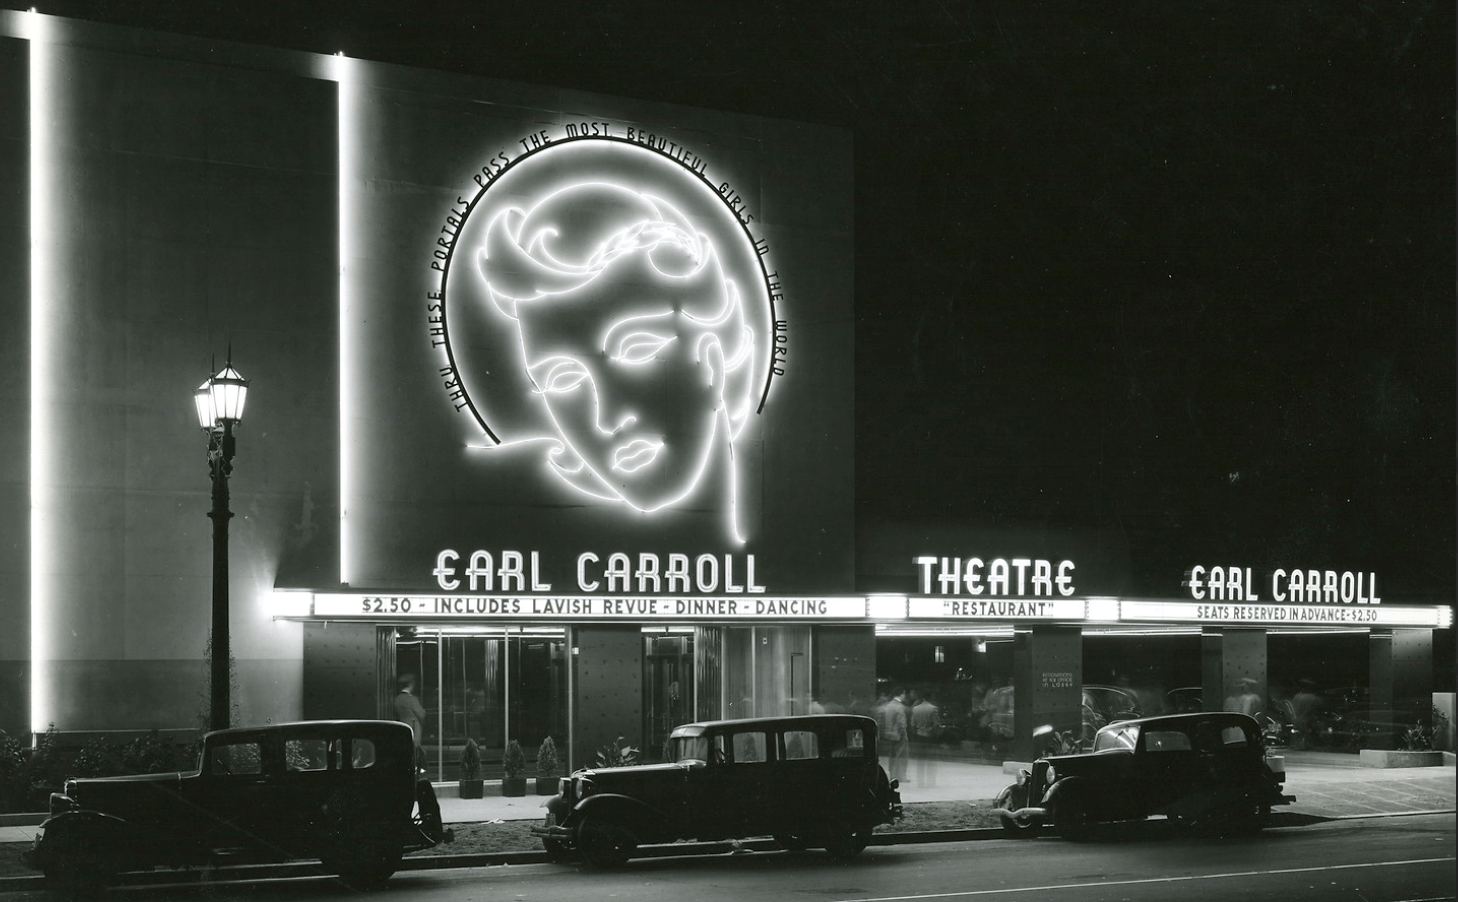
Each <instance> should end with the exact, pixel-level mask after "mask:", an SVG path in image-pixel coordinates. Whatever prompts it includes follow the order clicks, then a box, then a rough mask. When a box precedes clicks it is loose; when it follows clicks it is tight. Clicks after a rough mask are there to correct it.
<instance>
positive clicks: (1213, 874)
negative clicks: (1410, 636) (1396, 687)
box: [7, 814, 1455, 902]
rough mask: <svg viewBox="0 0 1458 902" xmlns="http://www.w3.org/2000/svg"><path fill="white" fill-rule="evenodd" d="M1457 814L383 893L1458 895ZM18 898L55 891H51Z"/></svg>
mask: <svg viewBox="0 0 1458 902" xmlns="http://www.w3.org/2000/svg"><path fill="white" fill-rule="evenodd" d="M1454 841H1455V836H1454V815H1452V814H1439V815H1422V816H1411V817H1385V818H1370V819H1354V820H1343V821H1332V822H1328V823H1316V824H1312V825H1310V826H1306V827H1299V828H1287V829H1280V830H1269V831H1266V832H1264V833H1262V834H1259V835H1257V836H1254V837H1241V838H1230V839H1210V838H1193V837H1189V836H1183V835H1176V834H1173V833H1171V832H1170V831H1169V830H1167V829H1166V828H1165V825H1164V824H1163V823H1161V822H1157V821H1152V822H1148V823H1145V824H1141V825H1127V826H1126V827H1124V828H1119V829H1115V830H1112V831H1110V832H1109V833H1108V834H1106V835H1104V836H1103V837H1102V838H1100V839H1099V840H1096V841H1094V842H1090V843H1085V844H1073V843H1068V842H1064V841H1062V840H1058V839H1052V838H1047V839H1037V840H1026V841H1018V840H992V841H978V842H954V843H920V844H913V845H899V846H872V847H871V848H869V849H867V850H866V851H865V852H864V853H863V854H862V855H861V856H860V857H859V858H858V859H856V860H855V861H854V862H852V863H850V864H836V863H834V862H831V861H829V860H828V859H826V857H825V856H824V854H823V853H819V852H805V853H787V852H768V853H767V852H752V853H748V854H741V855H714V856H700V857H682V858H657V859H641V860H634V861H632V862H630V863H629V864H627V865H626V866H624V867H623V868H621V869H618V870H612V871H598V870H593V869H591V868H588V867H586V866H584V865H550V864H532V865H517V866H497V867H489V868H462V869H455V870H443V871H404V872H402V873H399V874H397V875H396V876H395V877H394V878H393V879H392V880H391V881H390V883H389V884H388V885H387V886H386V887H385V888H384V889H382V890H378V891H376V892H374V893H371V894H370V897H371V898H375V899H381V900H410V902H417V900H418V902H431V900H441V902H446V900H449V902H468V900H498V899H510V900H541V902H573V900H583V902H588V900H591V902H598V900H604V899H623V900H632V902H680V900H683V899H686V898H691V899H694V900H696V902H700V900H701V902H710V900H720V899H723V900H731V899H732V900H745V899H766V900H779V899H817V900H824V902H841V900H845V902H852V900H854V902H892V900H906V902H911V900H920V899H926V900H932V899H969V900H1000V899H1030V898H1038V899H1052V900H1062V899H1067V900H1078V902H1102V900H1151V902H1153V900H1160V902H1163V900H1167V899H1169V898H1171V897H1172V896H1178V897H1179V898H1182V899H1224V898H1240V899H1273V900H1274V899H1279V900H1282V902H1300V900H1321V902H1327V900H1333V899H1359V900H1365V902H1417V900H1437V899H1454V898H1455V877H1454V848H1455V847H1454ZM354 895H355V894H354V893H353V892H351V891H350V890H348V889H347V888H345V887H343V886H341V885H340V884H338V883H337V882H335V881H333V880H330V879H327V878H322V877H321V878H309V879H291V880H275V881H260V882H256V883H252V884H213V885H204V886H197V885H193V886H180V887H178V886H174V887H159V886H150V887H140V886H139V887H129V888H126V889H114V890H111V891H109V892H108V893H106V894H105V898H108V899H148V900H151V899H169V900H179V902H181V900H191V899H206V900H250V902H294V900H316V899H341V898H351V897H353V896H354ZM7 898H8V899H15V900H17V902H19V900H26V899H44V898H48V896H47V894H46V893H45V892H39V891H38V892H25V893H15V894H10V895H8V896H7Z"/></svg>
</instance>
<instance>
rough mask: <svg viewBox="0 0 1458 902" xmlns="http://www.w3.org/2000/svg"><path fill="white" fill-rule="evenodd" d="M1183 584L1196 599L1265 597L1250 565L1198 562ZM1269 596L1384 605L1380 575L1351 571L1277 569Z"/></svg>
mask: <svg viewBox="0 0 1458 902" xmlns="http://www.w3.org/2000/svg"><path fill="white" fill-rule="evenodd" d="M1182 585H1183V586H1184V587H1185V588H1187V589H1189V592H1190V597H1191V598H1193V599H1195V600H1196V601H1207V600H1208V601H1242V602H1254V601H1260V600H1261V594H1260V591H1259V590H1257V588H1256V583H1255V579H1254V577H1253V574H1252V572H1251V568H1249V567H1219V566H1216V567H1208V568H1207V567H1205V566H1203V565H1196V566H1194V567H1191V568H1190V569H1189V570H1188V571H1186V573H1185V579H1184V582H1183V583H1182ZM1264 588H1265V591H1266V594H1267V597H1268V598H1269V599H1270V600H1271V601H1274V602H1277V603H1291V602H1295V603H1298V604H1301V603H1304V604H1381V603H1382V599H1381V598H1380V597H1379V596H1378V595H1377V574H1375V573H1360V572H1354V571H1351V570H1344V571H1341V572H1338V571H1336V570H1287V569H1284V568H1280V569H1276V570H1273V571H1271V573H1270V574H1269V575H1268V576H1267V577H1266V579H1265V581H1264Z"/></svg>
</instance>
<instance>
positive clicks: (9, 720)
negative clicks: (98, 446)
mask: <svg viewBox="0 0 1458 902" xmlns="http://www.w3.org/2000/svg"><path fill="white" fill-rule="evenodd" d="M29 61H30V53H29V45H28V44H27V43H26V42H25V41H19V40H13V39H9V38H0V122H5V123H7V126H6V128H5V129H4V130H3V133H0V198H3V202H0V411H4V418H3V421H0V422H3V424H4V425H3V428H0V622H3V623H4V624H5V628H4V629H3V630H0V698H3V699H6V703H5V704H0V730H3V731H5V732H6V733H9V734H10V735H12V736H14V735H17V734H20V735H23V734H25V733H26V732H28V731H29V729H30V719H29V718H30V706H29V704H28V702H29V699H30V446H29V443H30V428H29V426H30V424H29V417H28V416H27V415H26V412H27V411H28V410H29V409H30V304H29V303H28V298H29V296H30V253H29V251H30V241H29V235H30V224H29V215H30V209H29V208H30V205H29V204H28V203H27V202H26V193H27V188H28V186H29V183H30V174H29V165H30V164H29V161H30V153H29V150H28V148H27V140H26V139H27V136H28V128H27V127H26V125H25V124H26V123H27V122H28V119H29V101H28V96H27V95H28V85H29V81H30V77H29V72H28V67H29Z"/></svg>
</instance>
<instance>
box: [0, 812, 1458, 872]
mask: <svg viewBox="0 0 1458 902" xmlns="http://www.w3.org/2000/svg"><path fill="white" fill-rule="evenodd" d="M1455 813H1458V811H1455V809H1452V808H1448V809H1437V810H1431V811H1397V812H1392V813H1386V814H1342V815H1332V816H1329V817H1316V818H1315V820H1316V821H1348V820H1371V819H1375V818H1383V817H1417V816H1421V815H1432V814H1455ZM1309 823H1311V822H1304V823H1288V824H1270V825H1268V826H1267V827H1266V829H1267V830H1283V829H1290V828H1292V827H1302V826H1307V824H1309ZM1007 838H1008V835H1007V833H1006V832H1005V831H1004V830H1003V829H1002V828H1001V827H982V828H977V829H964V830H924V831H920V832H914V833H879V834H872V836H871V841H870V843H869V844H868V845H870V846H907V845H920V844H922V843H939V842H972V841H977V840H986V839H1007ZM740 847H741V848H743V849H745V850H748V851H751V852H778V851H780V846H779V844H778V843H776V842H775V841H774V840H772V839H750V840H744V841H743V842H742V843H740ZM733 850H734V844H733V843H732V842H728V841H721V842H681V843H664V844H661V845H645V846H639V847H638V851H637V852H636V853H635V854H634V856H633V857H634V858H673V857H677V856H680V855H726V854H728V853H730V852H732V851H733ZM550 862H551V859H550V858H548V857H547V853H546V852H544V851H540V850H536V851H529V852H528V851H523V852H477V853H474V854H468V855H424V856H421V857H419V858H405V859H403V860H402V861H401V862H400V869H399V871H397V873H404V872H407V871H446V870H453V869H456V868H481V867H492V866H498V865H509V864H548V863H550ZM285 878H314V879H320V880H333V879H336V878H335V877H334V875H333V874H331V873H329V872H327V871H324V870H322V869H321V867H320V865H319V864H318V863H317V862H314V861H309V860H304V861H299V862H286V863H283V864H250V865H234V866H228V867H222V868H218V869H216V870H213V871H211V872H203V871H201V870H177V871H170V870H168V871H145V872H137V873H132V874H125V875H123V877H122V879H121V880H120V881H118V883H117V884H116V885H117V886H128V887H135V886H186V885H192V884H201V883H204V882H208V883H236V882H241V881H248V880H279V879H285ZM44 887H45V877H44V876H42V875H40V874H33V875H26V876H23V877H0V893H18V892H24V891H26V890H36V889H42V888H44Z"/></svg>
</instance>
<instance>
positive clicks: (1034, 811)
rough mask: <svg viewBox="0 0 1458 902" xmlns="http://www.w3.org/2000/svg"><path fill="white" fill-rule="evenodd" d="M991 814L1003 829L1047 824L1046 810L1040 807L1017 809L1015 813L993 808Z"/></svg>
mask: <svg viewBox="0 0 1458 902" xmlns="http://www.w3.org/2000/svg"><path fill="white" fill-rule="evenodd" d="M993 814H996V815H997V817H998V820H1000V821H1002V825H1003V826H1004V827H1036V826H1038V825H1040V824H1046V823H1047V822H1048V809H1047V808H1043V807H1041V806H1030V807H1027V808H1019V809H1017V810H1016V811H1010V810H1008V809H1006V808H995V809H993Z"/></svg>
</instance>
